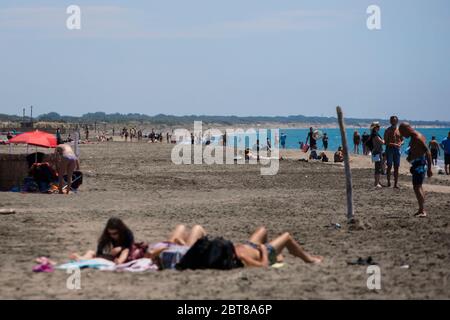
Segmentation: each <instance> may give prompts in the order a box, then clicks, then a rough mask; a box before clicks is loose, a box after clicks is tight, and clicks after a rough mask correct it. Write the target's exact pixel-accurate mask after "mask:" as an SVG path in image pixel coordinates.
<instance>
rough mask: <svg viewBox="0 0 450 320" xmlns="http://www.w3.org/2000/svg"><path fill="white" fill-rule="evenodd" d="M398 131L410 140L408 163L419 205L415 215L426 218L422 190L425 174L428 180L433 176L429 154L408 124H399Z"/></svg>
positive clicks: (425, 145) (424, 142) (418, 136)
mask: <svg viewBox="0 0 450 320" xmlns="http://www.w3.org/2000/svg"><path fill="white" fill-rule="evenodd" d="M399 131H400V134H401V136H402V137H405V138H411V141H410V143H409V148H410V149H409V154H408V158H407V160H408V162H410V163H411V169H410V171H411V173H412V182H413V187H414V192H415V194H416V198H417V202H418V203H419V211H418V212H417V213H416V214H415V216H418V217H426V216H427V213H426V211H425V209H424V205H425V193H424V191H423V188H422V184H423V180H424V179H425V173H426V174H427V175H428V178H431V177H432V176H433V172H432V171H431V153H430V150H429V149H428V147H427V144H426V139H425V137H424V136H423V135H422V134H421V133H419V132H417V131H416V130H414V129H413V128H412V127H411V125H410V124H409V123H406V122H404V123H402V124H400V127H399Z"/></svg>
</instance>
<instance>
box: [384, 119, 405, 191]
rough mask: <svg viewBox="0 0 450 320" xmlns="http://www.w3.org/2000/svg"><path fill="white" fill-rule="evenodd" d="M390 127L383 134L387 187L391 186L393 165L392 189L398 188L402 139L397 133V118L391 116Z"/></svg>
mask: <svg viewBox="0 0 450 320" xmlns="http://www.w3.org/2000/svg"><path fill="white" fill-rule="evenodd" d="M390 123H391V126H390V127H389V128H387V129H386V131H385V132H384V142H385V143H386V157H387V159H386V160H387V161H386V162H387V174H386V177H387V182H388V187H390V186H391V170H392V165H394V188H396V189H397V188H398V169H399V168H400V157H401V150H400V149H401V147H402V144H403V139H402V137H401V135H400V132H399V131H398V128H397V125H398V118H397V116H392V117H391V119H390Z"/></svg>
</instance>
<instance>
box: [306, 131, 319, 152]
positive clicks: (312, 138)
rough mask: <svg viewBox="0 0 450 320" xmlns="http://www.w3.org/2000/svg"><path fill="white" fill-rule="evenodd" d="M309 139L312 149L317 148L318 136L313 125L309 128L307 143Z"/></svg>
mask: <svg viewBox="0 0 450 320" xmlns="http://www.w3.org/2000/svg"><path fill="white" fill-rule="evenodd" d="M308 141H309V147H310V149H312V150H314V149H317V140H316V137H315V135H314V130H313V128H312V127H311V128H309V132H308V135H307V136H306V142H305V143H306V144H307V143H308Z"/></svg>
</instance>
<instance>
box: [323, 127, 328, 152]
mask: <svg viewBox="0 0 450 320" xmlns="http://www.w3.org/2000/svg"><path fill="white" fill-rule="evenodd" d="M322 144H323V149H324V150H325V151H327V150H328V135H327V133H326V132H325V133H324V134H323V137H322Z"/></svg>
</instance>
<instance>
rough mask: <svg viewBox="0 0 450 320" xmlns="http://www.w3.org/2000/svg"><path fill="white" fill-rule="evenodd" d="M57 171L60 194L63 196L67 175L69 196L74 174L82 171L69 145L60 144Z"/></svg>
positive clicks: (57, 152)
mask: <svg viewBox="0 0 450 320" xmlns="http://www.w3.org/2000/svg"><path fill="white" fill-rule="evenodd" d="M55 154H56V170H57V171H58V180H59V187H58V189H59V193H60V194H63V193H64V192H63V186H64V175H65V174H67V191H66V193H67V194H69V191H70V187H71V186H72V174H73V172H74V170H79V169H80V163H79V161H78V158H77V156H76V155H75V153H74V152H73V150H72V148H71V147H70V146H69V145H68V144H60V145H58V146H57V147H56V150H55Z"/></svg>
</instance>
